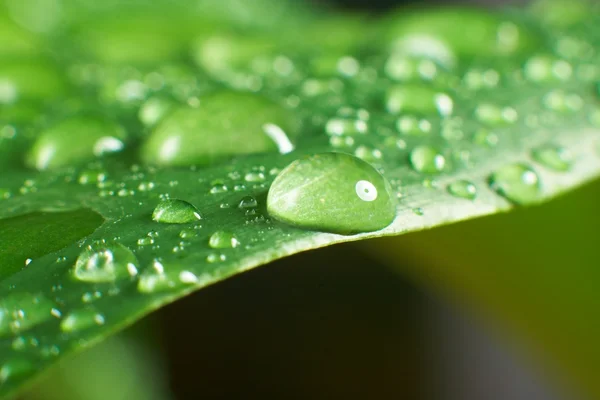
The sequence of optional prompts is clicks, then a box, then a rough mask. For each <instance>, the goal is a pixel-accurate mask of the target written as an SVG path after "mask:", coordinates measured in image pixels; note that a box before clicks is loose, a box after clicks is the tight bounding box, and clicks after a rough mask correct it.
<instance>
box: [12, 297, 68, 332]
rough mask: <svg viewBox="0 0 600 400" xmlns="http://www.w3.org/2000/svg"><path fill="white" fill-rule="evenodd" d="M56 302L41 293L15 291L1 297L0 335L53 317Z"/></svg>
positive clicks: (21, 329) (26, 327) (18, 330)
mask: <svg viewBox="0 0 600 400" xmlns="http://www.w3.org/2000/svg"><path fill="white" fill-rule="evenodd" d="M55 307H56V306H55V304H54V303H53V302H52V301H51V300H49V299H48V298H46V297H44V296H43V295H41V294H37V295H34V294H28V293H14V294H11V295H8V296H5V297H3V298H2V299H0V336H4V335H6V334H8V333H11V332H13V333H17V332H20V331H23V330H26V329H29V328H31V327H33V326H36V325H38V324H40V323H42V322H44V321H46V320H48V319H50V318H52V317H53V312H54V313H55V310H57V309H56V308H55Z"/></svg>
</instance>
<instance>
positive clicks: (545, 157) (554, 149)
mask: <svg viewBox="0 0 600 400" xmlns="http://www.w3.org/2000/svg"><path fill="white" fill-rule="evenodd" d="M531 156H532V157H533V159H534V160H535V161H537V162H539V163H540V164H541V165H543V166H544V167H546V168H550V169H552V170H554V171H567V170H568V169H569V168H570V167H571V164H572V162H573V159H572V156H571V154H570V153H569V151H567V150H566V149H564V148H562V147H558V146H552V145H547V146H542V147H538V148H536V149H534V150H533V151H532V152H531Z"/></svg>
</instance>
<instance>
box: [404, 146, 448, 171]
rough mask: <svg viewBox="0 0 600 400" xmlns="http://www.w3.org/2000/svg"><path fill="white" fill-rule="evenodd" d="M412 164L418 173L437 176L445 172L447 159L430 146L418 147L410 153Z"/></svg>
mask: <svg viewBox="0 0 600 400" xmlns="http://www.w3.org/2000/svg"><path fill="white" fill-rule="evenodd" d="M410 164H411V165H412V167H413V168H414V169H415V171H417V172H421V173H425V174H437V173H440V172H442V171H443V170H444V168H445V166H446V158H445V157H444V156H443V155H442V153H440V152H439V150H437V149H435V148H433V147H430V146H417V147H415V148H414V149H413V150H412V151H411V152H410Z"/></svg>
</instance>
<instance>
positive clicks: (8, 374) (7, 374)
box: [0, 358, 36, 383]
mask: <svg viewBox="0 0 600 400" xmlns="http://www.w3.org/2000/svg"><path fill="white" fill-rule="evenodd" d="M35 370H36V368H35V366H34V365H33V363H32V362H31V361H29V360H27V359H24V358H14V359H12V360H8V361H6V362H5V363H4V364H2V367H0V383H6V382H8V381H9V380H10V379H12V378H15V377H18V376H23V375H27V374H29V373H31V372H33V371H35Z"/></svg>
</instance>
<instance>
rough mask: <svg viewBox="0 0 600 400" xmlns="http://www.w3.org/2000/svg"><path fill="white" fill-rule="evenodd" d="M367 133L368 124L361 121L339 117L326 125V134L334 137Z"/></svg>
mask: <svg viewBox="0 0 600 400" xmlns="http://www.w3.org/2000/svg"><path fill="white" fill-rule="evenodd" d="M367 131H368V125H367V122H366V121H364V120H361V119H350V118H339V117H338V118H332V119H330V120H329V121H327V125H325V132H327V134H328V135H333V136H342V135H356V134H365V133H367Z"/></svg>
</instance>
